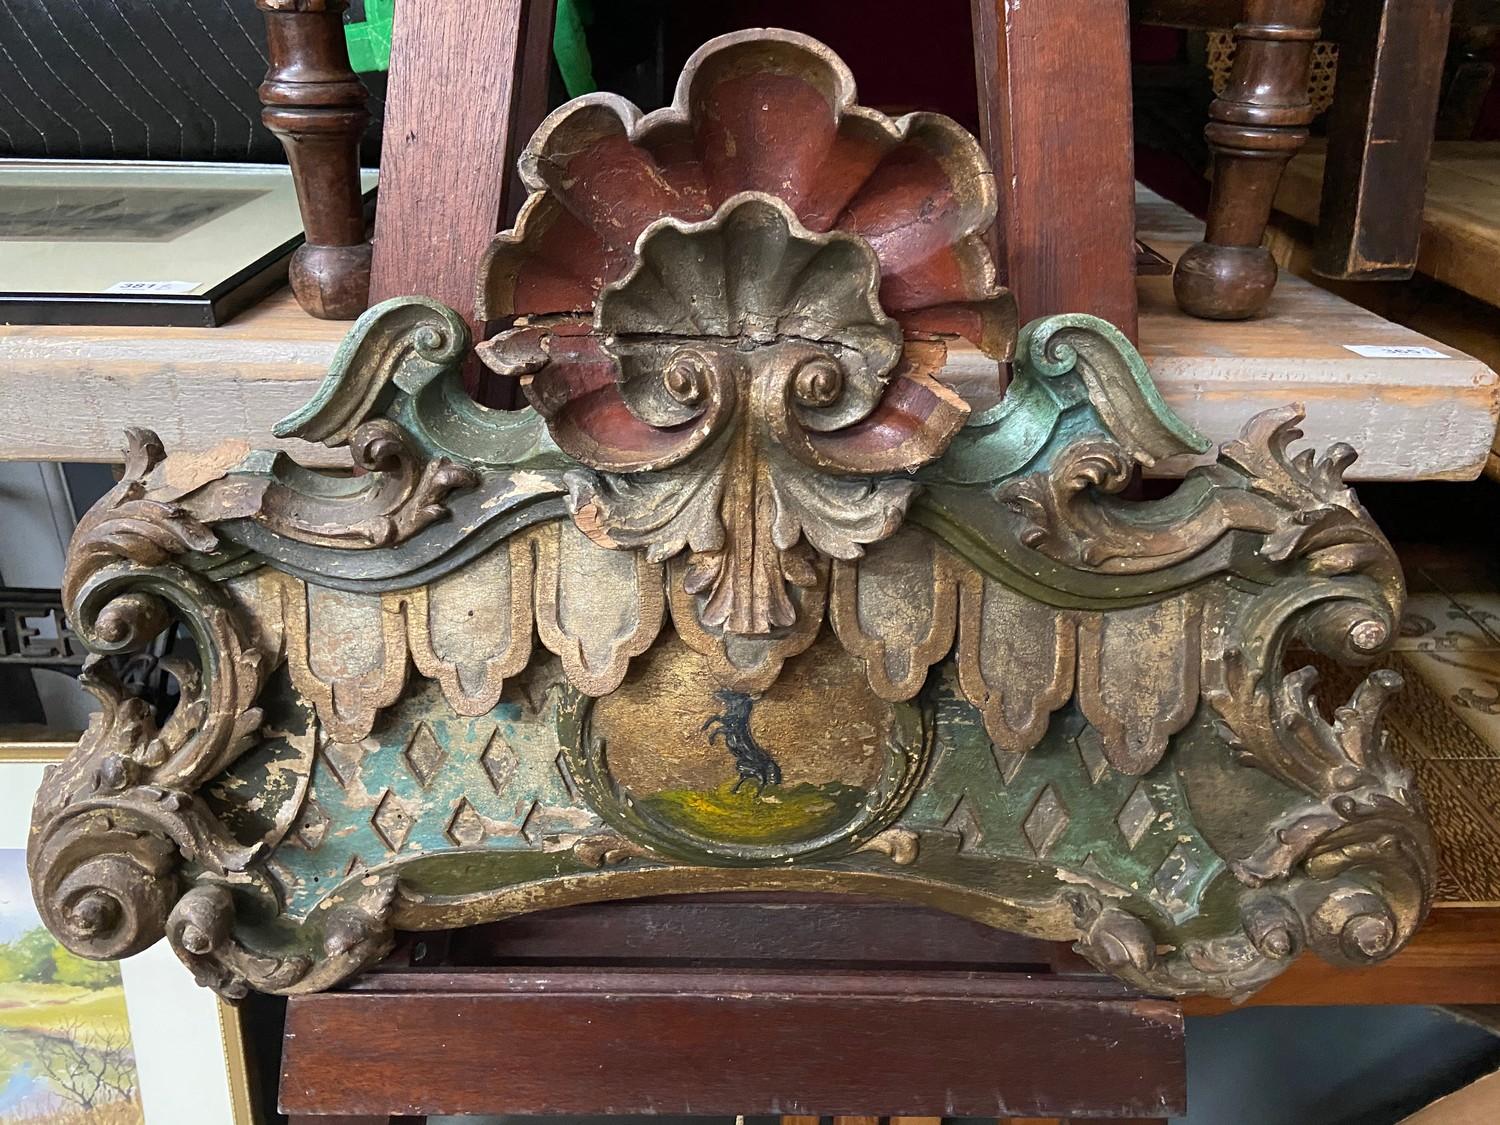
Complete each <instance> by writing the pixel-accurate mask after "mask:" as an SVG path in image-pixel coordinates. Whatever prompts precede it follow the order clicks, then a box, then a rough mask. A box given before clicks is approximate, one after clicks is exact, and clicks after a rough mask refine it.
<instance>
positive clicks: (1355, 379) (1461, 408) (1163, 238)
mask: <svg viewBox="0 0 1500 1125" xmlns="http://www.w3.org/2000/svg"><path fill="white" fill-rule="evenodd" d="M1137 223H1138V230H1139V233H1140V237H1141V238H1142V240H1143V241H1145V242H1147V243H1148V244H1149V245H1151V246H1153V247H1154V248H1156V249H1157V250H1160V251H1161V252H1162V253H1163V254H1165V255H1166V256H1167V257H1169V258H1173V259H1175V258H1176V257H1177V256H1178V254H1180V253H1181V252H1182V251H1183V250H1184V249H1185V248H1186V246H1187V245H1188V244H1190V243H1191V242H1192V241H1194V240H1195V239H1196V238H1198V237H1200V235H1201V231H1202V226H1201V224H1200V223H1199V222H1198V221H1197V220H1195V219H1193V218H1192V216H1190V215H1188V213H1187V212H1186V211H1183V210H1182V209H1181V208H1180V207H1176V206H1174V205H1173V204H1170V203H1168V202H1167V201H1166V200H1164V199H1162V198H1161V197H1160V196H1157V195H1155V194H1154V193H1152V192H1149V191H1146V190H1145V189H1140V190H1139V192H1138V196H1137ZM1138 285H1139V288H1140V293H1141V307H1142V309H1143V310H1144V315H1143V316H1142V318H1141V342H1140V347H1141V353H1142V355H1144V356H1145V357H1146V360H1147V364H1148V366H1149V367H1150V368H1151V374H1152V377H1153V378H1154V379H1155V380H1156V382H1157V386H1158V387H1159V388H1160V389H1161V391H1162V395H1163V396H1164V397H1165V398H1166V400H1167V402H1168V403H1169V404H1170V405H1171V406H1172V407H1173V408H1174V409H1175V410H1177V411H1178V412H1179V413H1180V414H1181V415H1182V416H1183V417H1184V418H1186V419H1187V420H1188V421H1189V422H1191V423H1192V424H1193V425H1194V426H1196V427H1198V429H1199V430H1201V431H1202V432H1203V433H1205V434H1207V435H1208V436H1209V437H1210V438H1212V439H1214V440H1215V441H1216V442H1217V441H1223V440H1225V439H1227V438H1229V437H1231V436H1233V434H1234V433H1236V432H1237V431H1238V430H1239V427H1240V426H1241V425H1243V423H1244V421H1245V419H1246V418H1248V417H1249V416H1250V415H1251V414H1252V413H1255V412H1257V411H1260V410H1265V409H1268V408H1270V407H1272V406H1277V405H1283V404H1285V403H1288V402H1301V403H1302V404H1303V405H1304V406H1305V407H1306V408H1307V421H1306V423H1305V424H1304V426H1303V429H1304V431H1305V432H1306V434H1307V441H1308V442H1310V443H1311V444H1312V445H1314V446H1317V447H1319V448H1326V447H1327V446H1328V445H1330V444H1332V443H1333V442H1335V441H1345V442H1348V443H1349V444H1350V445H1352V446H1354V448H1355V449H1357V450H1359V453H1360V459H1359V460H1358V461H1357V462H1355V464H1354V465H1353V466H1352V467H1351V469H1350V471H1349V473H1348V476H1349V479H1351V480H1418V479H1427V480H1432V479H1439V480H1468V479H1471V478H1473V477H1475V476H1477V475H1478V474H1479V472H1480V471H1481V470H1482V469H1483V467H1484V462H1485V458H1486V457H1487V450H1488V448H1489V446H1490V442H1491V440H1492V438H1493V436H1494V427H1495V423H1496V420H1497V418H1500V386H1497V376H1496V374H1495V372H1493V371H1491V370H1490V369H1489V368H1488V367H1486V366H1485V365H1484V364H1483V363H1482V362H1480V361H1478V360H1476V359H1474V358H1473V357H1471V356H1468V355H1466V354H1464V353H1463V352H1460V351H1458V350H1457V349H1456V348H1452V347H1448V346H1447V345H1443V344H1439V343H1438V342H1437V341H1435V340H1432V339H1430V338H1428V337H1426V336H1423V335H1422V334H1421V333H1419V332H1415V331H1413V330H1412V329H1409V328H1405V327H1403V326H1401V325H1399V324H1395V323H1393V322H1391V321H1388V320H1385V319H1384V318H1382V317H1379V316H1377V315H1375V314H1374V313H1372V312H1369V311H1367V310H1365V309H1362V308H1360V307H1359V306H1358V305H1355V304H1352V303H1351V302H1349V301H1345V300H1343V299H1342V298H1340V297H1337V296H1335V295H1333V294H1332V293H1329V292H1327V291H1325V290H1323V289H1320V288H1319V287H1318V286H1316V285H1313V284H1312V283H1311V282H1308V281H1304V280H1302V279H1301V278H1297V277H1290V276H1285V277H1283V278H1282V279H1281V280H1280V282H1279V283H1278V284H1277V287H1276V291H1275V293H1274V294H1273V296H1272V298H1271V301H1270V304H1269V305H1267V307H1266V311H1265V313H1264V314H1263V315H1262V316H1259V317H1257V318H1255V319H1253V320H1248V321H1241V322H1238V323H1236V324H1232V325H1226V324H1214V323H1210V322H1203V321H1197V320H1195V318H1192V317H1189V316H1187V315H1185V314H1182V313H1180V312H1178V311H1177V310H1176V309H1175V308H1174V307H1173V306H1172V303H1171V301H1172V298H1171V290H1170V285H1169V284H1168V283H1167V279H1165V278H1154V277H1147V278H1141V279H1140V281H1139V282H1138ZM1346 345H1373V346H1376V347H1387V348H1411V347H1418V348H1430V349H1433V350H1435V351H1438V352H1440V353H1441V354H1443V355H1445V356H1447V357H1449V358H1446V359H1426V358H1401V357H1395V358H1384V359H1369V358H1365V357H1363V356H1360V355H1358V354H1356V353H1354V352H1351V351H1349V350H1348V348H1347V347H1346ZM1186 467H1187V465H1186V462H1183V461H1172V462H1167V463H1164V464H1163V465H1162V466H1161V467H1160V468H1159V470H1158V471H1159V472H1160V473H1161V474H1162V475H1176V474H1180V473H1181V472H1182V471H1184V470H1185V468H1186Z"/></svg>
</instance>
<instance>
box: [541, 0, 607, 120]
mask: <svg viewBox="0 0 1500 1125" xmlns="http://www.w3.org/2000/svg"><path fill="white" fill-rule="evenodd" d="M590 15H591V13H590V12H589V11H588V0H557V20H556V22H555V23H554V24H553V25H552V54H553V56H554V57H555V58H556V59H557V69H558V70H560V71H561V72H562V79H563V87H564V88H565V89H566V90H567V91H568V97H570V98H576V97H578V96H579V95H580V94H592V93H593V92H594V91H595V90H597V89H598V88H599V87H598V86H597V85H595V84H594V62H593V60H592V59H591V58H589V44H588V38H587V36H585V35H584V31H583V25H584V21H585V20H586V19H588V17H589V16H590Z"/></svg>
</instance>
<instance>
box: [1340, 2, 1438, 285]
mask: <svg viewBox="0 0 1500 1125" xmlns="http://www.w3.org/2000/svg"><path fill="white" fill-rule="evenodd" d="M1452 11H1453V0H1438V2H1436V3H1434V2H1433V0H1379V2H1378V3H1372V2H1371V0H1339V2H1335V3H1330V4H1329V7H1328V18H1327V21H1326V25H1325V31H1327V32H1328V33H1329V38H1332V39H1334V40H1336V41H1337V42H1338V45H1339V62H1338V66H1339V71H1338V85H1337V86H1336V87H1335V90H1334V101H1333V107H1332V109H1331V111H1330V113H1329V117H1328V138H1329V140H1328V148H1327V175H1326V176H1325V177H1324V180H1323V189H1322V210H1321V213H1322V216H1323V219H1322V221H1321V222H1320V223H1319V224H1318V235H1317V256H1316V261H1315V265H1316V268H1317V270H1318V272H1319V273H1321V274H1324V275H1325V276H1328V277H1338V278H1364V279H1370V280H1374V279H1380V278H1403V277H1410V276H1411V271H1412V269H1413V267H1414V266H1415V265H1416V261H1417V239H1418V237H1419V235H1420V234H1421V229H1422V192H1423V187H1424V185H1425V182H1426V176H1425V174H1424V173H1425V170H1426V167H1427V159H1428V154H1429V151H1430V149H1431V147H1432V129H1433V121H1434V119H1435V118H1436V116H1437V104H1438V91H1439V87H1440V86H1441V84H1442V77H1443V59H1444V57H1445V56H1446V54H1447V48H1448V18H1449V16H1450V15H1451V14H1452Z"/></svg>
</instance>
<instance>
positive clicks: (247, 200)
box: [0, 160, 376, 328]
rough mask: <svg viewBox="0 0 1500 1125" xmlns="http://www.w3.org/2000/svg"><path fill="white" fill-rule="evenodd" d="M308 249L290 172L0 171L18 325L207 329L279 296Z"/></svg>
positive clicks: (100, 166) (138, 167)
mask: <svg viewBox="0 0 1500 1125" xmlns="http://www.w3.org/2000/svg"><path fill="white" fill-rule="evenodd" d="M361 175H362V180H361V183H362V186H363V187H364V190H365V192H366V195H367V197H368V195H369V193H371V192H373V191H374V189H375V180H376V173H375V172H374V171H365V172H363V173H362V174H361ZM301 241H302V216H301V213H300V212H299V211H298V209H297V193H296V189H295V187H294V186H293V184H292V175H291V172H290V170H289V169H288V168H287V167H286V166H285V165H276V164H205V163H195V162H190V161H188V162H169V161H129V160H121V161H112V160H0V261H3V262H5V264H6V265H7V267H9V268H7V269H6V271H5V274H4V278H3V280H0V287H3V288H0V321H4V322H8V323H11V324H120V325H144V324H151V325H164V326H169V327H200V328H203V327H212V326H214V325H216V324H221V323H223V322H224V321H225V320H228V319H229V318H230V317H231V316H233V315H234V314H235V313H237V312H239V311H240V310H242V309H243V308H245V307H247V306H248V305H249V304H251V303H253V302H254V301H255V300H256V299H257V298H259V297H260V296H262V295H263V294H264V293H266V292H267V291H269V290H270V289H273V288H275V287H276V286H278V285H281V284H283V283H284V282H285V281H286V266H287V257H288V256H289V255H290V254H291V252H292V251H293V250H295V249H296V248H297V245H298V244H299V243H300V242H301ZM22 286H24V288H21V287H22Z"/></svg>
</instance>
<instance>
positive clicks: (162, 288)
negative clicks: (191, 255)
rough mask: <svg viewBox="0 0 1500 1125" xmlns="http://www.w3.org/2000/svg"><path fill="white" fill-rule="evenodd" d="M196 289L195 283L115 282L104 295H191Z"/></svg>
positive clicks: (196, 284)
mask: <svg viewBox="0 0 1500 1125" xmlns="http://www.w3.org/2000/svg"><path fill="white" fill-rule="evenodd" d="M196 288H198V283H197V282H196V281H117V282H115V283H114V284H113V285H111V286H110V287H109V288H108V289H106V290H105V292H106V293H126V294H129V293H167V294H181V293H191V292H192V291H193V290H194V289H196Z"/></svg>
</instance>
